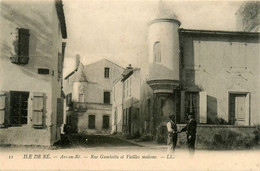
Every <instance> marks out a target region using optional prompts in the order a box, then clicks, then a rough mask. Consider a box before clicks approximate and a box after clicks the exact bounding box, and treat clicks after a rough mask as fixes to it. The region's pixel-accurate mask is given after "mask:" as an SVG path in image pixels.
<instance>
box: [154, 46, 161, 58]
mask: <svg viewBox="0 0 260 171" xmlns="http://www.w3.org/2000/svg"><path fill="white" fill-rule="evenodd" d="M153 57H154V62H161V43H160V42H155V43H154V45H153Z"/></svg>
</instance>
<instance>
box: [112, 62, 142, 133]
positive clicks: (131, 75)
mask: <svg viewBox="0 0 260 171" xmlns="http://www.w3.org/2000/svg"><path fill="white" fill-rule="evenodd" d="M140 83H141V78H140V68H133V67H131V65H129V66H128V67H127V68H126V70H125V71H124V72H123V73H122V75H121V76H120V77H119V78H118V79H117V80H116V82H115V83H114V86H113V92H112V94H113V106H112V124H113V127H112V132H113V133H123V134H125V135H129V136H134V135H136V134H137V133H138V132H139V127H140V125H139V124H140V122H139V121H140V112H139V109H140V106H139V101H140Z"/></svg>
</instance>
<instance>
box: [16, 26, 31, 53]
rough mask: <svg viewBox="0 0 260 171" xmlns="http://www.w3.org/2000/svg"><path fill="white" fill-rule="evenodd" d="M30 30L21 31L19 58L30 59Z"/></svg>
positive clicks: (21, 29)
mask: <svg viewBox="0 0 260 171" xmlns="http://www.w3.org/2000/svg"><path fill="white" fill-rule="evenodd" d="M29 36H30V34H29V30H28V29H24V28H20V29H19V44H18V56H20V57H29Z"/></svg>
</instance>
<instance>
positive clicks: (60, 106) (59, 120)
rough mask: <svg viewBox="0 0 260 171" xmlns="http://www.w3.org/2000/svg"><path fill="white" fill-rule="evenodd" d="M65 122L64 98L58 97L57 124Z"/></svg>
mask: <svg viewBox="0 0 260 171" xmlns="http://www.w3.org/2000/svg"><path fill="white" fill-rule="evenodd" d="M62 124H63V98H58V99H57V126H61V125H62Z"/></svg>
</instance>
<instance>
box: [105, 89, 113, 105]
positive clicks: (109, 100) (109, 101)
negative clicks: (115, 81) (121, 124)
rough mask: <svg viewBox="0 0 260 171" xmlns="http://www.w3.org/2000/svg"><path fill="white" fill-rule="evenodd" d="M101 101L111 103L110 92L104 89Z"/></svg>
mask: <svg viewBox="0 0 260 171" xmlns="http://www.w3.org/2000/svg"><path fill="white" fill-rule="evenodd" d="M106 94H109V98H108V97H107V96H106ZM107 100H108V101H107ZM103 103H104V104H111V92H110V91H104V92H103Z"/></svg>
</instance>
